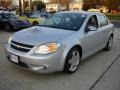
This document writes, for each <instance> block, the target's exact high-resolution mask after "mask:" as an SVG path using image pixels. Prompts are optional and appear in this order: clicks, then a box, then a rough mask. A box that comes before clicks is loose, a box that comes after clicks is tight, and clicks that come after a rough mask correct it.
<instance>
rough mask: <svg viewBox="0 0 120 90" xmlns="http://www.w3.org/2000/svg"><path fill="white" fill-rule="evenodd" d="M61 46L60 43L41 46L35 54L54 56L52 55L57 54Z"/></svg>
mask: <svg viewBox="0 0 120 90" xmlns="http://www.w3.org/2000/svg"><path fill="white" fill-rule="evenodd" d="M60 46H61V44H60V43H49V44H45V45H41V46H39V47H38V48H37V49H36V51H35V53H36V54H52V53H55V52H56V51H57V50H58V48H59V47H60Z"/></svg>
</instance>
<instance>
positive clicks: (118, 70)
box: [92, 57, 120, 90]
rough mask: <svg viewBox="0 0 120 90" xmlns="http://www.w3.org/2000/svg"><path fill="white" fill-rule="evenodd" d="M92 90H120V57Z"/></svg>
mask: <svg viewBox="0 0 120 90" xmlns="http://www.w3.org/2000/svg"><path fill="white" fill-rule="evenodd" d="M92 90H120V57H119V58H118V59H117V60H116V61H115V63H113V65H112V66H111V67H110V68H109V70H108V71H107V72H106V73H105V74H104V75H103V77H102V78H101V79H100V81H99V82H98V83H97V84H96V85H95V86H94V87H93V89H92Z"/></svg>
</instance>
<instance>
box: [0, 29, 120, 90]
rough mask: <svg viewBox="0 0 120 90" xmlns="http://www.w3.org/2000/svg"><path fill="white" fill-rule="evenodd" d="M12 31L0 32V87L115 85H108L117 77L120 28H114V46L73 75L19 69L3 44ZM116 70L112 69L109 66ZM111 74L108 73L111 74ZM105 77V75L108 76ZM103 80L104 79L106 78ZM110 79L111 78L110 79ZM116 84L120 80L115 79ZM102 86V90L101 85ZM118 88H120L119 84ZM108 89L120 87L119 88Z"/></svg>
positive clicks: (52, 89)
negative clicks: (5, 50) (39, 72)
mask: <svg viewBox="0 0 120 90" xmlns="http://www.w3.org/2000/svg"><path fill="white" fill-rule="evenodd" d="M10 35H11V33H7V32H3V31H0V90H107V89H106V88H104V87H105V86H103V85H105V84H104V82H105V83H106V86H108V87H109V85H110V86H111V87H109V88H114V87H115V86H114V84H109V83H107V82H109V81H108V80H109V79H110V78H111V77H112V79H114V78H115V80H117V77H118V76H120V74H118V75H116V74H117V73H116V72H117V71H120V69H119V66H120V65H119V64H120V63H117V62H120V59H119V58H118V56H119V54H120V29H118V28H117V29H115V38H114V46H113V49H112V50H111V51H109V52H107V51H103V50H102V51H100V52H98V53H96V54H94V55H92V56H91V57H89V58H87V59H86V60H85V61H83V62H82V63H81V66H80V68H79V69H78V71H77V72H76V73H74V74H72V75H67V74H64V73H62V72H56V73H51V74H37V73H32V72H30V71H27V70H23V69H20V68H18V67H16V66H15V65H13V64H11V63H10V62H9V61H8V60H7V59H6V57H5V52H4V46H5V44H6V43H7V39H8V37H9V36H10ZM116 65H117V67H116V68H117V70H116V71H114V72H112V69H113V70H114V69H116V68H115V66H116ZM109 73H110V74H112V75H110V74H109ZM114 74H115V75H114ZM107 76H108V77H107ZM105 79H106V80H105ZM112 79H110V80H112ZM116 83H117V85H118V86H119V83H120V82H119V81H118V82H116ZM99 85H100V86H101V87H103V88H102V89H101V87H100V86H99ZM118 88H119V87H118ZM118 88H117V89H108V90H120V88H119V89H118Z"/></svg>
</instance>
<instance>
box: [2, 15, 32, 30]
mask: <svg viewBox="0 0 120 90" xmlns="http://www.w3.org/2000/svg"><path fill="white" fill-rule="evenodd" d="M31 25H32V24H31V23H29V22H27V21H24V20H20V19H19V18H18V17H17V16H16V15H14V14H12V13H0V29H2V30H5V31H12V30H20V29H23V28H27V27H30V26H31Z"/></svg>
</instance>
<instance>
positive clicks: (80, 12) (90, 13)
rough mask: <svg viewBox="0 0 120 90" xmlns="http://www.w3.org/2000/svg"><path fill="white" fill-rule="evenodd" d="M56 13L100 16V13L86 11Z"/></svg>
mask: <svg viewBox="0 0 120 90" xmlns="http://www.w3.org/2000/svg"><path fill="white" fill-rule="evenodd" d="M58 13H79V14H85V15H93V14H101V15H103V14H102V13H100V12H88V11H60V12H58Z"/></svg>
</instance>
